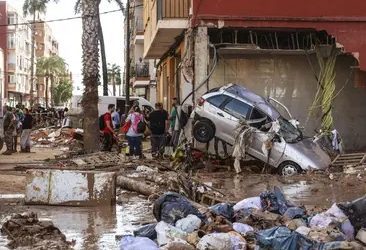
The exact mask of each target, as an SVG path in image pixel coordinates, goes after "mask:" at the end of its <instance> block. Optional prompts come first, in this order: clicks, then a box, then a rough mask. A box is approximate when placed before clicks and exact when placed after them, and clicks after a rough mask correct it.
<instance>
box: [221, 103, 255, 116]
mask: <svg viewBox="0 0 366 250" xmlns="http://www.w3.org/2000/svg"><path fill="white" fill-rule="evenodd" d="M250 110H251V106H249V105H248V104H246V103H244V102H242V101H239V100H237V99H231V101H229V102H228V103H227V104H226V105H225V107H224V111H225V112H227V113H229V114H230V115H232V116H234V117H236V118H238V119H246V118H247V117H248V113H249V111H250Z"/></svg>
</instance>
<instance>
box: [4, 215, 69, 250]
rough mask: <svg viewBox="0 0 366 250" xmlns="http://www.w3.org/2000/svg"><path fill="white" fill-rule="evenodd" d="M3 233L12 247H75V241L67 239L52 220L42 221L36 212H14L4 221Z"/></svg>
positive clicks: (37, 248)
mask: <svg viewBox="0 0 366 250" xmlns="http://www.w3.org/2000/svg"><path fill="white" fill-rule="evenodd" d="M1 233H2V234H4V235H6V236H7V237H8V239H9V240H10V242H9V243H8V247H9V248H10V249H24V250H25V249H34V250H43V249H63V250H68V249H73V245H74V242H71V241H67V240H66V237H65V235H64V234H63V233H62V232H61V231H60V230H59V229H58V228H57V227H55V226H54V225H53V223H52V221H40V220H39V219H38V217H37V215H36V214H34V213H23V214H14V215H12V216H10V217H7V218H6V219H5V221H4V222H3V223H2V227H1Z"/></svg>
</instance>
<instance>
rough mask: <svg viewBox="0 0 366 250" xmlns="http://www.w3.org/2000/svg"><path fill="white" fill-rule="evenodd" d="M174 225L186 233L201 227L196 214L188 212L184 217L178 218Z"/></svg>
mask: <svg viewBox="0 0 366 250" xmlns="http://www.w3.org/2000/svg"><path fill="white" fill-rule="evenodd" d="M175 226H176V227H177V228H179V229H180V230H182V231H184V232H186V233H192V232H193V231H195V230H197V229H199V228H200V227H201V219H200V218H198V217H197V216H196V215H193V214H189V215H188V216H187V217H186V218H183V219H180V220H178V221H177V222H176V223H175Z"/></svg>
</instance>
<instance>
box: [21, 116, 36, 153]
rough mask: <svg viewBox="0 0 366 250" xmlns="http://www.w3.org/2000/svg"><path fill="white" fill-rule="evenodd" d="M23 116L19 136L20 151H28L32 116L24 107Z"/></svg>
mask: <svg viewBox="0 0 366 250" xmlns="http://www.w3.org/2000/svg"><path fill="white" fill-rule="evenodd" d="M24 111H25V112H24V113H25V115H24V118H23V121H22V135H21V136H20V148H21V149H20V152H21V153H30V134H31V132H32V123H33V117H32V115H31V114H30V113H29V110H28V109H24Z"/></svg>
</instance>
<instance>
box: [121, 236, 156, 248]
mask: <svg viewBox="0 0 366 250" xmlns="http://www.w3.org/2000/svg"><path fill="white" fill-rule="evenodd" d="M140 249H141V250H142V249H143V250H159V247H158V245H157V244H156V243H155V242H154V241H152V240H150V239H149V238H146V237H134V236H123V237H122V239H121V242H120V250H140Z"/></svg>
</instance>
